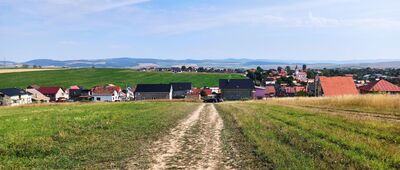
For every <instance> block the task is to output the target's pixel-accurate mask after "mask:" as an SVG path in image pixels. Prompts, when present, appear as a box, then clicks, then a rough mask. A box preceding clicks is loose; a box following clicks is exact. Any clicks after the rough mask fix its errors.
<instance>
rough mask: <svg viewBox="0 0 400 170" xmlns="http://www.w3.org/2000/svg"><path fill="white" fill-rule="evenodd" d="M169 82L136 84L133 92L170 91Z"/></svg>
mask: <svg viewBox="0 0 400 170" xmlns="http://www.w3.org/2000/svg"><path fill="white" fill-rule="evenodd" d="M170 90H171V85H170V84H138V85H137V86H136V90H135V92H170Z"/></svg>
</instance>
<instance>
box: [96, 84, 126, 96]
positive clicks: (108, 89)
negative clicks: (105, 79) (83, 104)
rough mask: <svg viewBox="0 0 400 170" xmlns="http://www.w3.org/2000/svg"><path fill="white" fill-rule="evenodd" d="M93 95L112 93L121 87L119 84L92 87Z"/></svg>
mask: <svg viewBox="0 0 400 170" xmlns="http://www.w3.org/2000/svg"><path fill="white" fill-rule="evenodd" d="M92 91H93V95H112V94H113V93H114V91H116V92H120V91H121V87H119V86H114V85H112V86H110V85H108V86H96V87H94V88H93V89H92Z"/></svg>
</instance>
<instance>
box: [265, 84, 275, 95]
mask: <svg viewBox="0 0 400 170" xmlns="http://www.w3.org/2000/svg"><path fill="white" fill-rule="evenodd" d="M265 92H266V93H267V94H275V92H276V91H275V87H274V86H266V87H265Z"/></svg>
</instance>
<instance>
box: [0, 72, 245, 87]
mask: <svg viewBox="0 0 400 170" xmlns="http://www.w3.org/2000/svg"><path fill="white" fill-rule="evenodd" d="M224 78H225V79H226V78H244V77H243V76H242V75H239V74H217V73H215V74H214V73H171V72H136V71H133V70H131V69H106V68H104V69H100V68H96V69H91V68H87V69H67V70H53V71H37V72H20V73H3V74H0V80H1V81H0V88H7V87H19V88H26V87H27V86H28V85H31V84H37V85H40V86H61V87H69V86H72V85H80V86H84V87H86V88H91V87H93V86H96V85H104V84H116V85H119V86H122V87H125V85H126V84H127V85H136V84H139V83H170V82H192V83H193V86H194V87H204V86H218V80H219V79H224Z"/></svg>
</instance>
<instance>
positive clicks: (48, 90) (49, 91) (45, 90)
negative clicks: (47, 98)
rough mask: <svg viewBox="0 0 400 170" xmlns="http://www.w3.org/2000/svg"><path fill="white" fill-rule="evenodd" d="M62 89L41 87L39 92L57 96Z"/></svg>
mask: <svg viewBox="0 0 400 170" xmlns="http://www.w3.org/2000/svg"><path fill="white" fill-rule="evenodd" d="M60 89H61V87H40V88H39V89H38V91H39V92H40V93H42V94H44V95H49V94H50V95H53V94H57V92H58V91H59V90H60Z"/></svg>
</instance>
